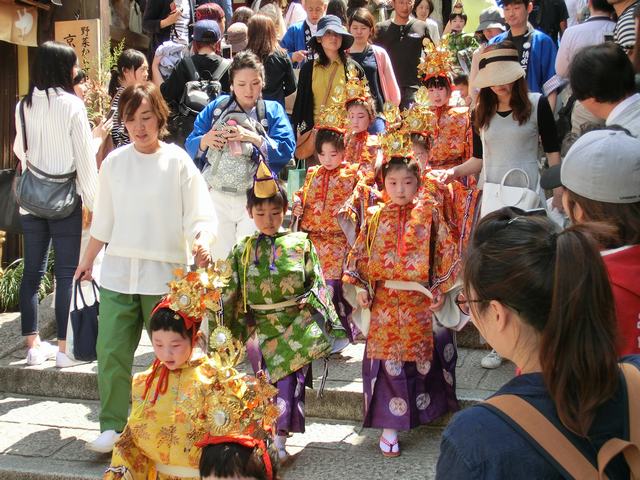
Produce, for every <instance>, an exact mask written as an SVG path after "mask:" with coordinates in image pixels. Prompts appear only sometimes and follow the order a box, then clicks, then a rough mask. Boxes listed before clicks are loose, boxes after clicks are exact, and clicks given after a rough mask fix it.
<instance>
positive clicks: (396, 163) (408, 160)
mask: <svg viewBox="0 0 640 480" xmlns="http://www.w3.org/2000/svg"><path fill="white" fill-rule="evenodd" d="M396 170H408V171H409V173H411V174H412V175H413V176H415V177H416V179H417V180H418V185H420V180H421V179H420V176H421V172H420V165H418V161H417V160H416V159H415V158H412V157H393V158H392V159H391V160H389V161H388V162H387V163H385V164H384V165H383V166H382V180H383V181H384V180H386V179H387V175H388V174H389V173H390V172H395V171H396Z"/></svg>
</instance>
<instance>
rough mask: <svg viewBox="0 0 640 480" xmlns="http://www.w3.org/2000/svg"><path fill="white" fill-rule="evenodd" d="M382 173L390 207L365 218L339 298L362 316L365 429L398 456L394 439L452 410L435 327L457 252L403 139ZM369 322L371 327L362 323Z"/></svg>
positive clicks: (450, 367) (394, 142)
mask: <svg viewBox="0 0 640 480" xmlns="http://www.w3.org/2000/svg"><path fill="white" fill-rule="evenodd" d="M381 143H382V144H383V148H384V149H385V160H386V162H385V164H384V165H383V167H382V174H383V178H384V187H385V191H386V193H387V194H388V196H389V199H390V201H389V202H388V203H385V204H383V205H381V206H378V207H374V208H371V209H369V211H368V212H367V217H366V219H365V223H364V226H363V228H362V229H361V231H360V234H359V236H358V238H357V239H356V242H355V245H354V246H353V249H352V250H351V252H350V254H349V260H348V266H347V269H346V270H345V274H344V276H343V281H344V282H345V293H346V295H347V298H349V299H350V301H351V302H352V304H353V305H354V307H355V306H357V307H358V308H359V309H362V311H361V312H356V316H357V314H361V318H362V319H363V321H362V322H361V323H360V325H361V326H362V327H363V330H365V331H366V330H367V326H368V337H367V346H366V350H365V355H364V359H363V367H362V368H363V389H364V426H365V427H375V428H382V429H383V432H382V435H381V437H380V445H379V446H380V449H381V451H382V453H383V455H385V456H388V457H396V456H398V455H400V447H399V444H398V431H399V430H409V429H411V428H414V427H416V426H418V425H421V424H426V423H429V422H431V421H433V420H435V419H436V418H438V417H440V416H441V415H444V414H445V413H447V412H449V411H455V410H457V409H458V408H459V407H458V402H457V399H456V395H455V376H454V375H455V364H456V359H457V353H456V347H455V342H454V339H453V336H452V334H451V332H450V331H449V330H448V329H446V328H441V327H439V326H438V325H437V323H436V322H435V321H434V317H433V313H434V311H436V310H439V309H440V307H441V306H442V304H443V299H444V295H443V294H444V293H445V292H447V291H448V290H449V289H450V288H451V287H452V286H453V284H454V280H455V277H456V274H457V272H458V270H459V268H460V260H459V256H458V243H457V239H456V234H455V232H454V231H452V230H451V229H450V228H449V226H448V225H447V222H445V221H444V219H443V216H442V209H441V206H440V205H439V203H438V202H437V200H436V199H435V198H432V197H430V196H429V195H426V194H422V195H419V188H420V182H421V172H420V168H419V166H418V163H417V162H416V161H415V160H414V159H413V156H412V153H411V138H410V135H409V134H408V133H406V132H400V131H396V132H387V133H386V134H385V138H384V139H383V140H382V142H381ZM365 314H368V315H370V323H369V325H367V322H366V321H365V319H366V315H365Z"/></svg>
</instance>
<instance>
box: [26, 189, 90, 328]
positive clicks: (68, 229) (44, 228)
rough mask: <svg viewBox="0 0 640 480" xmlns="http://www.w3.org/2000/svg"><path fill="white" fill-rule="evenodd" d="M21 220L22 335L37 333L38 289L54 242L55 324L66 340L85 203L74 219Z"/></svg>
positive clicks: (27, 216)
mask: <svg viewBox="0 0 640 480" xmlns="http://www.w3.org/2000/svg"><path fill="white" fill-rule="evenodd" d="M20 218H21V220H22V228H23V229H24V274H23V276H22V283H21V284H20V315H21V321H22V335H25V336H26V335H33V334H35V333H38V287H39V285H40V282H41V280H42V277H43V275H44V273H45V271H46V269H47V262H48V260H49V246H50V245H51V243H52V242H53V251H54V253H55V265H54V276H55V281H56V283H55V294H56V297H55V313H56V324H57V326H58V340H65V339H66V338H67V321H68V317H69V307H70V304H71V289H72V284H73V274H74V273H75V271H76V268H77V267H78V260H79V257H80V238H81V234H82V202H78V206H77V208H76V209H75V210H74V211H73V213H72V214H71V215H69V216H68V217H66V218H63V219H60V220H47V219H45V218H40V217H36V216H35V215H30V214H29V215H21V216H20Z"/></svg>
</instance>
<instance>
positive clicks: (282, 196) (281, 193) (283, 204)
mask: <svg viewBox="0 0 640 480" xmlns="http://www.w3.org/2000/svg"><path fill="white" fill-rule="evenodd" d="M276 182H278V187H279V188H278V192H277V193H276V194H275V195H274V196H273V197H269V198H258V197H256V194H255V192H254V191H253V187H251V188H249V189H248V190H247V210H249V211H251V209H252V208H253V207H257V206H259V205H264V204H265V203H271V204H273V205H276V206H277V207H278V208H282V210H283V211H286V210H287V207H288V206H289V199H288V198H287V192H286V190H285V189H284V186H283V185H282V182H281V181H280V180H276Z"/></svg>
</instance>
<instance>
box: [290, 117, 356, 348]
mask: <svg viewBox="0 0 640 480" xmlns="http://www.w3.org/2000/svg"><path fill="white" fill-rule="evenodd" d="M344 121H345V111H344V108H343V107H342V106H332V107H328V108H323V110H322V111H321V113H320V121H319V126H318V132H317V135H316V152H317V154H318V159H319V160H320V165H318V166H315V167H311V168H310V169H309V171H308V172H307V177H306V179H305V182H304V185H303V187H302V189H301V190H299V191H298V192H297V193H296V197H297V198H296V200H295V203H294V206H293V208H292V214H293V216H295V217H297V218H298V220H297V222H296V223H297V228H298V230H300V231H303V232H307V233H308V234H309V239H310V240H311V242H312V243H313V245H314V247H315V248H316V250H317V252H318V257H319V258H320V265H321V267H322V273H323V275H324V279H325V282H326V284H327V287H328V289H329V291H330V292H331V295H332V300H333V305H334V306H335V309H336V312H337V313H338V316H339V317H340V323H342V326H343V327H344V329H345V331H346V332H347V335H348V338H349V341H353V332H352V328H351V320H350V319H351V307H350V306H349V304H348V303H347V302H345V301H344V297H343V295H342V272H343V269H344V262H345V261H346V258H347V253H348V251H349V244H348V242H347V238H346V236H345V234H344V233H343V231H342V228H341V226H340V224H339V223H338V212H339V210H340V209H341V208H342V206H343V205H344V203H345V202H346V201H347V199H348V198H349V197H350V195H351V194H352V192H353V189H354V188H355V186H356V184H357V183H358V180H359V175H358V170H359V168H360V165H359V164H348V163H347V162H345V159H344Z"/></svg>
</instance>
